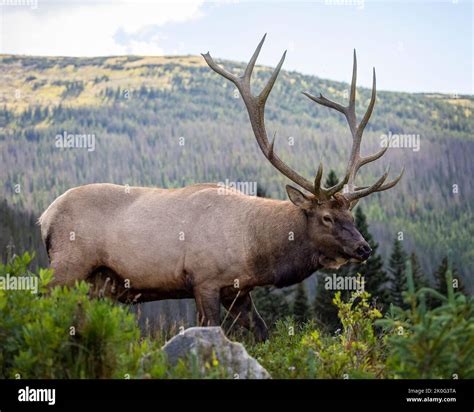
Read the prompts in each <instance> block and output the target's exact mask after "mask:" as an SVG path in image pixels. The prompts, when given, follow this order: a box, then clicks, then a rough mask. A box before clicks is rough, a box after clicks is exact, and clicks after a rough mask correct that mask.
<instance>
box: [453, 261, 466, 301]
mask: <svg viewBox="0 0 474 412" xmlns="http://www.w3.org/2000/svg"><path fill="white" fill-rule="evenodd" d="M454 282H456V284H454ZM456 286H457V287H456ZM453 287H454V292H461V293H462V294H464V295H466V289H465V287H464V282H463V280H462V277H461V274H460V273H459V270H458V268H457V267H454V268H453Z"/></svg>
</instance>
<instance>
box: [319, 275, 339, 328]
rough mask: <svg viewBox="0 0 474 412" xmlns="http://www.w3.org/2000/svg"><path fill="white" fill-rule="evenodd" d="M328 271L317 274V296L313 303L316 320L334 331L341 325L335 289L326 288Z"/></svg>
mask: <svg viewBox="0 0 474 412" xmlns="http://www.w3.org/2000/svg"><path fill="white" fill-rule="evenodd" d="M326 276H328V274H327V273H318V274H317V285H316V296H315V299H314V303H313V311H314V316H315V318H316V320H317V321H318V322H319V323H321V324H322V325H323V326H324V327H325V328H326V329H327V330H328V331H329V332H331V333H332V332H334V331H335V330H336V329H337V328H340V327H341V323H340V321H339V318H338V316H337V308H336V306H335V305H334V303H333V299H334V295H335V294H336V291H335V290H332V289H326V287H325V286H326V281H325V278H326Z"/></svg>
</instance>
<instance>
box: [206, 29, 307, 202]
mask: <svg viewBox="0 0 474 412" xmlns="http://www.w3.org/2000/svg"><path fill="white" fill-rule="evenodd" d="M266 36H267V35H266V34H265V35H264V36H263V38H262V40H261V41H260V43H259V45H258V46H257V49H256V50H255V52H254V54H253V56H252V58H251V59H250V62H249V64H248V65H247V67H246V68H245V71H244V74H243V75H242V76H241V77H237V76H235V75H234V74H232V73H230V72H228V71H227V70H225V69H223V68H222V67H221V66H219V65H217V64H216V62H215V61H214V60H213V59H212V57H211V55H210V54H209V52H208V53H206V54H203V55H202V56H203V57H204V59H205V60H206V62H207V64H208V65H209V67H210V68H211V69H212V70H214V71H215V72H216V73H218V74H220V75H221V76H223V77H225V78H226V79H228V80H230V81H231V82H232V83H234V84H235V86H236V87H237V89H238V90H239V92H240V94H241V96H242V99H243V100H244V103H245V106H246V107H247V111H248V114H249V118H250V123H251V125H252V129H253V133H254V135H255V138H256V139H257V142H258V145H259V146H260V149H261V150H262V152H263V154H264V155H265V157H266V158H267V159H268V160H269V161H270V163H271V164H272V165H273V166H274V167H275V168H276V169H278V170H279V171H280V172H281V173H283V174H284V175H285V176H286V177H287V178H288V179H290V180H292V181H293V182H295V183H296V184H297V185H299V186H301V187H302V188H304V189H306V190H307V191H309V192H311V193H313V194H316V193H315V189H314V185H313V183H311V182H310V181H309V180H308V179H306V178H304V177H303V176H301V175H299V174H298V173H297V172H296V171H294V170H293V169H291V168H290V167H288V166H287V165H286V164H285V163H284V162H283V161H282V160H281V159H280V158H279V157H278V156H277V155H276V154H275V152H274V150H273V149H274V145H275V137H274V138H273V141H272V142H271V143H270V142H269V140H268V137H267V132H266V129H265V103H266V101H267V98H268V96H269V95H270V92H271V90H272V88H273V85H274V83H275V80H276V78H277V77H278V73H280V69H281V66H282V65H283V62H284V61H285V56H286V51H285V52H284V53H283V56H282V57H281V59H280V62H279V63H278V65H277V67H276V69H275V70H274V72H273V73H272V75H271V77H270V79H269V80H268V83H267V84H266V85H265V87H264V88H263V90H262V91H261V92H260V94H259V95H258V96H254V95H253V94H252V92H251V90H250V78H251V76H252V71H253V68H254V66H255V62H256V61H257V58H258V55H259V53H260V50H261V48H262V46H263V42H264V41H265V37H266Z"/></svg>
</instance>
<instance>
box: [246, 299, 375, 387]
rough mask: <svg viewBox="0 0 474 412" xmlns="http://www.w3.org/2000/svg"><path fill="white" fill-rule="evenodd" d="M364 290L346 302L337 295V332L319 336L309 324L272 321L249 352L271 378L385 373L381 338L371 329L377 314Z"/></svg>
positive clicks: (355, 376) (341, 376) (361, 375)
mask: <svg viewBox="0 0 474 412" xmlns="http://www.w3.org/2000/svg"><path fill="white" fill-rule="evenodd" d="M369 299H370V295H369V294H368V293H367V292H362V293H357V292H354V293H353V294H352V296H351V297H350V299H349V300H348V302H343V301H342V300H341V295H340V293H339V292H338V293H336V295H335V298H334V304H335V305H336V307H337V308H338V313H339V318H340V320H341V323H342V331H339V333H336V335H334V336H331V335H328V334H323V333H321V332H320V331H318V330H317V329H315V325H314V323H312V322H309V323H306V324H303V325H299V326H295V324H294V322H293V321H292V319H290V318H287V319H286V320H285V321H280V322H279V323H277V326H276V329H275V331H274V332H273V333H272V334H271V336H270V339H269V340H268V341H267V342H265V343H262V344H258V345H256V346H255V347H254V348H253V349H252V351H251V352H252V354H253V355H254V356H255V357H256V359H257V360H258V361H259V362H260V363H261V364H262V365H263V366H264V367H265V368H266V369H267V370H268V371H269V372H270V374H271V375H272V377H274V378H339V379H343V378H374V377H380V376H382V374H383V371H384V362H383V342H382V339H380V338H379V337H377V335H376V334H375V330H374V320H375V319H377V318H380V317H381V316H382V315H381V313H380V312H379V311H378V310H377V309H376V308H374V307H372V306H370V304H369Z"/></svg>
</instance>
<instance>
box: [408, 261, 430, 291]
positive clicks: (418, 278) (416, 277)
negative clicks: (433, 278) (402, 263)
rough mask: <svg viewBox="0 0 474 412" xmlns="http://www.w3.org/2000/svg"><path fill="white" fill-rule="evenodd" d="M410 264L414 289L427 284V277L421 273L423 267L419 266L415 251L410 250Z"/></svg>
mask: <svg viewBox="0 0 474 412" xmlns="http://www.w3.org/2000/svg"><path fill="white" fill-rule="evenodd" d="M410 265H411V271H412V274H413V282H414V284H415V289H416V290H418V289H421V288H425V287H427V286H429V284H428V279H427V278H426V275H425V274H424V273H423V269H422V268H421V265H420V261H419V260H418V256H417V255H416V253H415V252H411V255H410Z"/></svg>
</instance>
